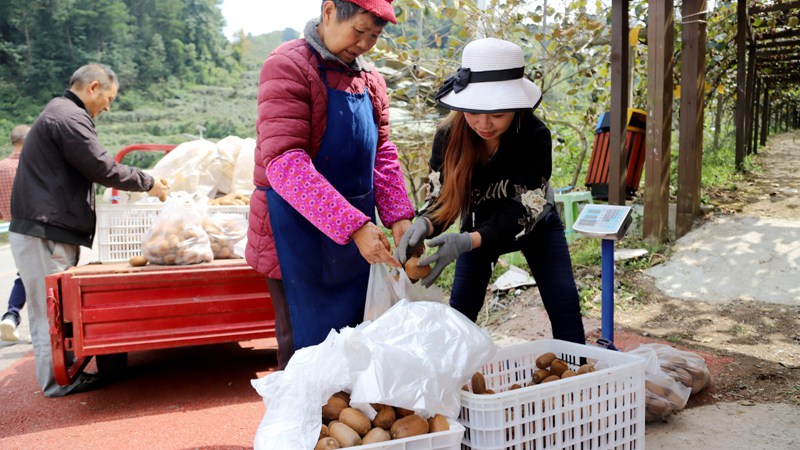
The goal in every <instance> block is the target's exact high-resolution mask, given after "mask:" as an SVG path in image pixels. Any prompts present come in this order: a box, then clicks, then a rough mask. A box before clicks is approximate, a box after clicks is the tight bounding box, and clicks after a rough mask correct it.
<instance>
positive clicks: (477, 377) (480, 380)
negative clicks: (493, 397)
mask: <svg viewBox="0 0 800 450" xmlns="http://www.w3.org/2000/svg"><path fill="white" fill-rule="evenodd" d="M472 393H473V394H485V393H486V378H484V377H483V374H482V373H480V372H475V374H474V375H472Z"/></svg>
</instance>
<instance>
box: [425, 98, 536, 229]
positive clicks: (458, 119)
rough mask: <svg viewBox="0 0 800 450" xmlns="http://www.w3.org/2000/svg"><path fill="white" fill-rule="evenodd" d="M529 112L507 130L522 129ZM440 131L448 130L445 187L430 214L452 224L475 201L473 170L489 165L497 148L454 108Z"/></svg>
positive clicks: (445, 156)
mask: <svg viewBox="0 0 800 450" xmlns="http://www.w3.org/2000/svg"><path fill="white" fill-rule="evenodd" d="M526 115H533V111H532V110H526V111H522V112H516V113H515V114H514V119H513V121H512V123H511V126H510V127H509V129H508V130H506V133H508V132H518V129H519V126H520V123H521V122H522V121H523V120H524V119H525V116H526ZM514 128H516V129H517V130H514ZM512 130H514V131H512ZM439 131H444V132H445V133H446V136H447V139H446V143H445V145H446V147H445V148H444V163H443V165H442V175H441V177H442V187H441V191H440V192H439V197H438V198H436V200H435V201H434V203H433V205H431V208H430V210H429V212H428V214H427V216H428V217H429V218H430V219H431V220H433V221H434V222H438V223H443V224H451V223H453V222H455V221H456V219H458V217H459V215H461V214H462V213H464V211H466V209H467V206H468V205H469V203H470V202H471V201H472V188H471V187H472V172H473V169H475V166H476V165H478V164H485V163H486V161H488V160H489V152H490V151H491V150H494V149H488V148H486V144H485V142H486V141H484V140H483V138H481V137H480V136H479V135H478V133H476V132H475V131H474V130H473V129H472V128H470V126H469V124H468V123H467V119H466V117H465V116H464V113H463V112H461V111H451V112H450V114H448V115H447V117H445V119H444V120H443V121H442V123H441V124H439ZM504 134H505V133H504Z"/></svg>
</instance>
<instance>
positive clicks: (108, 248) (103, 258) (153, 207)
mask: <svg viewBox="0 0 800 450" xmlns="http://www.w3.org/2000/svg"><path fill="white" fill-rule="evenodd" d="M163 208H164V204H163V203H152V204H150V203H131V204H125V205H114V204H109V203H101V204H98V205H97V233H96V236H95V244H96V246H97V253H98V257H99V259H100V262H114V261H127V260H128V259H130V257H131V256H136V255H140V254H141V253H142V237H143V236H144V233H145V232H146V231H147V230H148V229H150V226H151V225H152V224H153V222H154V221H155V220H156V217H158V214H159V213H160V212H161V210H162V209H163ZM208 213H209V214H213V213H237V214H241V215H243V216H244V217H245V219H246V218H248V217H249V215H250V206H248V205H211V206H209V207H208Z"/></svg>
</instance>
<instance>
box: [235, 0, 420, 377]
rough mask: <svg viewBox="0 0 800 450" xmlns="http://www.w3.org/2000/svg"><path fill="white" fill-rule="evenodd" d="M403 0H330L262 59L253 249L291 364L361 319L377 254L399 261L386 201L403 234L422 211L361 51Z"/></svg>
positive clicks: (282, 352)
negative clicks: (296, 355)
mask: <svg viewBox="0 0 800 450" xmlns="http://www.w3.org/2000/svg"><path fill="white" fill-rule="evenodd" d="M391 2H392V0H327V1H324V2H323V4H322V14H321V17H320V18H318V19H315V20H312V21H310V22H309V23H308V25H306V28H305V30H304V38H301V39H296V40H293V41H290V42H287V43H285V44H283V45H281V46H280V47H278V48H277V49H275V50H274V51H273V52H272V53H271V54H270V55H269V57H268V58H267V60H266V61H265V62H264V65H263V68H262V71H261V78H260V81H259V87H258V122H257V132H258V136H257V147H256V161H255V162H256V168H255V174H254V177H255V178H254V180H255V184H256V186H257V189H256V191H255V192H254V195H253V198H252V199H251V203H250V229H249V232H248V246H247V250H246V258H247V261H248V263H249V264H250V265H251V266H253V267H254V268H255V269H256V270H257V271H258V272H260V273H262V274H264V275H265V276H266V277H267V284H268V286H269V290H270V295H271V297H272V302H273V305H274V307H275V312H276V334H277V336H278V364H279V367H280V368H281V369H282V368H284V367H285V365H286V363H287V362H288V359H289V357H290V356H291V355H292V353H293V352H294V349H300V348H302V347H306V346H309V345H315V344H318V343H320V342H322V341H323V340H324V339H325V337H326V336H327V335H328V333H329V332H330V331H331V330H332V329H333V330H339V329H340V328H342V327H345V326H355V325H357V324H358V323H359V322H361V320H362V317H363V313H364V302H365V298H366V290H367V282H368V278H369V265H370V264H374V263H377V262H385V263H389V264H393V265H395V266H398V265H399V263H398V262H397V261H396V260H394V258H393V257H392V254H391V251H390V245H389V241H388V239H387V238H386V236H385V234H384V233H383V231H382V230H381V229H380V228H379V227H378V226H377V225H375V209H376V207H377V211H378V214H379V216H380V220H381V223H382V224H383V225H385V226H386V227H388V228H390V229H391V231H392V236H393V238H394V240H395V242H399V241H400V239H401V237H402V236H403V233H404V232H405V230H406V229H407V228H408V226H409V225H410V219H411V218H413V217H414V208H413V206H412V205H411V202H410V201H409V198H408V194H407V192H406V189H405V180H404V178H403V174H402V171H401V169H400V165H399V163H398V161H397V147H396V146H395V145H394V144H393V143H392V142H391V141H389V99H388V97H387V94H386V83H385V81H384V80H383V78H382V77H381V75H380V74H379V73H378V72H377V71H376V70H375V68H374V67H372V66H371V65H369V64H368V63H367V62H366V61H365V60H364V59H363V58H362V57H361V55H362V54H364V53H365V52H367V51H369V50H370V49H371V48H372V47H373V46H374V45H375V42H376V41H377V39H378V37H379V36H380V34H381V32H382V31H383V27H384V26H385V25H386V23H387V22H392V23H397V21H396V18H395V15H394V9H393V8H392V5H391Z"/></svg>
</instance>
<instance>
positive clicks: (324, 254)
mask: <svg viewBox="0 0 800 450" xmlns="http://www.w3.org/2000/svg"><path fill="white" fill-rule="evenodd" d="M319 69H320V75H321V76H322V80H323V82H325V85H326V89H327V92H328V122H327V126H326V128H325V135H324V136H323V138H322V145H321V146H320V148H319V151H318V152H317V155H316V156H315V157H314V158H313V160H312V161H313V163H314V167H315V168H316V169H317V171H318V172H319V173H320V174H322V176H324V177H325V179H327V180H328V182H330V183H331V184H332V185H333V187H334V188H335V189H336V190H337V191H339V193H341V194H342V195H343V196H344V197H345V198H346V199H347V201H348V202H350V204H351V205H353V206H354V207H356V208H358V209H359V210H360V211H361V212H363V213H364V214H366V215H367V216H368V217H369V218H370V220H371V221H372V222H375V195H374V193H373V174H372V171H373V168H374V166H375V152H376V148H377V144H378V127H377V124H376V123H375V119H374V115H373V108H372V101H371V100H370V97H369V93H368V92H367V91H366V89H365V90H364V92H363V93H360V94H351V93H348V92H345V91H339V90H336V89H332V88H330V87H327V84H328V83H327V77H326V73H325V70H326V69H325V68H323V67H322V66H320V67H319ZM267 202H268V205H269V215H270V223H271V225H272V232H273V234H274V236H275V248H276V250H277V252H278V262H279V263H280V267H281V277H282V278H283V286H284V288H285V290H286V302H287V303H288V305H289V315H290V317H291V321H292V330H293V338H294V348H295V349H296V350H297V349H301V348H303V347H307V346H310V345H316V344H319V343H320V342H322V341H324V340H325V337H327V335H328V333H330V331H331V329H335V330H337V331H338V330H339V329H340V328H343V327H346V326H356V325H358V324H359V323H361V322H362V321H363V317H364V303H365V300H366V294H367V283H368V281H369V264H368V263H367V261H366V260H365V259H364V258H363V257H362V256H361V253H359V251H358V247H356V244H355V243H354V242H352V241H351V242H350V243H348V244H347V245H339V244H337V243H335V242H334V241H332V240H331V239H330V238H329V237H327V236H326V235H325V234H323V233H322V232H321V231H319V230H318V229H317V228H316V227H315V226H314V225H312V224H311V222H309V221H308V220H307V219H306V218H304V217H303V216H302V215H300V213H298V212H297V210H295V209H294V208H293V207H292V206H291V205H289V203H287V202H286V201H285V200H284V199H283V198H282V197H281V196H280V195H278V193H277V192H275V191H274V190H272V189H267ZM325 212H330V211H327V210H326V211H325ZM334 213H336V212H334Z"/></svg>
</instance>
